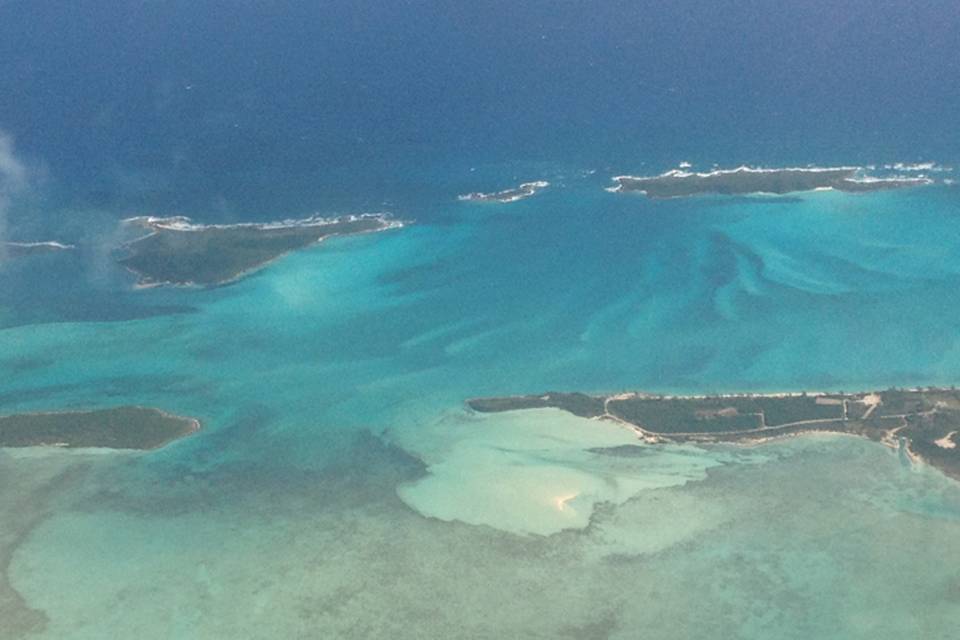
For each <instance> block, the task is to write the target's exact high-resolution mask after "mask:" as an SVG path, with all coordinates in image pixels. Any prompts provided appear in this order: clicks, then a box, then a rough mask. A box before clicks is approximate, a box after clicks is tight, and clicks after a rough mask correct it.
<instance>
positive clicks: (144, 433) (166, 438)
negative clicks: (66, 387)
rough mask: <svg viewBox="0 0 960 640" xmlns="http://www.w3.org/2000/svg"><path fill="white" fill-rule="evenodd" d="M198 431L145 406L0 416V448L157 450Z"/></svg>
mask: <svg viewBox="0 0 960 640" xmlns="http://www.w3.org/2000/svg"><path fill="white" fill-rule="evenodd" d="M199 429H200V422H199V421H198V420H196V419H194V418H184V417H181V416H175V415H171V414H169V413H165V412H163V411H160V410H159V409H153V408H149V407H115V408H111V409H96V410H92V411H64V412H56V413H21V414H14V415H8V416H0V447H65V448H79V447H102V448H109V449H141V450H148V449H157V448H159V447H162V446H164V445H166V444H168V443H170V442H173V441H174V440H179V439H180V438H184V437H186V436H189V435H190V434H192V433H195V432H196V431H198V430H199Z"/></svg>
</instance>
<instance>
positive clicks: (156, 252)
mask: <svg viewBox="0 0 960 640" xmlns="http://www.w3.org/2000/svg"><path fill="white" fill-rule="evenodd" d="M124 222H125V223H126V224H127V225H130V226H134V227H140V228H143V229H145V230H146V231H147V232H148V233H147V235H145V236H142V237H139V238H137V239H135V240H133V241H131V242H128V243H127V244H126V245H125V246H124V249H125V251H126V255H124V256H122V257H121V258H120V259H119V263H120V264H121V265H123V266H124V267H126V268H127V269H129V270H130V271H132V272H133V273H135V274H136V275H137V276H138V278H139V280H138V282H137V285H138V286H140V287H151V286H157V285H164V284H170V285H180V286H200V287H209V286H217V285H223V284H228V283H230V282H233V281H235V280H238V279H240V278H242V277H243V276H245V275H247V274H249V273H252V272H253V271H255V270H257V269H259V268H261V267H263V266H264V265H266V264H267V263H269V262H270V261H272V260H275V259H276V258H279V257H280V256H283V255H286V254H287V253H290V252H291V251H295V250H297V249H302V248H304V247H307V246H310V245H313V244H315V243H317V242H320V241H321V240H324V239H325V238H329V237H332V236H344V235H355V234H360V233H373V232H377V231H386V230H387V229H396V228H399V227H402V226H404V223H403V222H401V221H399V220H394V219H392V218H391V217H390V216H389V215H387V214H382V213H374V214H360V215H351V216H342V217H339V218H316V217H315V218H305V219H302V220H284V221H282V222H266V223H240V224H197V223H194V222H192V221H191V220H190V219H189V218H185V217H182V216H178V217H171V218H153V217H137V218H129V219H128V220H125V221H124Z"/></svg>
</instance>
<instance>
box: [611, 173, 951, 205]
mask: <svg viewBox="0 0 960 640" xmlns="http://www.w3.org/2000/svg"><path fill="white" fill-rule="evenodd" d="M613 181H614V182H615V183H616V185H614V186H612V187H609V188H608V189H607V191H611V192H613V193H642V194H644V195H646V196H647V197H650V198H683V197H689V196H698V195H706V194H719V195H748V194H774V195H783V194H787V193H796V192H801V191H823V190H829V189H832V190H836V191H845V192H850V193H863V192H868V191H881V190H885V189H900V188H904V187H917V186H922V185H928V184H932V183H933V181H932V180H931V179H930V178H927V177H926V176H902V175H891V176H886V177H878V176H871V175H868V174H866V173H865V170H864V169H863V168H861V167H827V168H819V167H811V168H786V169H755V168H751V167H739V168H737V169H718V170H716V171H710V172H709V173H696V172H693V171H687V170H685V169H673V170H671V171H667V172H666V173H662V174H660V175H658V176H616V177H615V178H613Z"/></svg>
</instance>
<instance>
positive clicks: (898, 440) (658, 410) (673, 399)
mask: <svg viewBox="0 0 960 640" xmlns="http://www.w3.org/2000/svg"><path fill="white" fill-rule="evenodd" d="M467 405H468V406H469V407H470V408H471V409H473V410H474V411H479V412H487V413H489V412H499V411H516V410H524V409H539V408H545V407H553V408H557V409H562V410H564V411H568V412H570V413H572V414H574V415H577V416H581V417H584V418H595V419H601V420H613V421H616V422H619V423H621V424H624V425H627V426H629V427H630V428H631V429H633V430H635V431H636V433H637V434H638V436H639V437H640V438H641V439H642V440H644V441H646V442H647V443H660V442H678V443H682V442H694V443H720V442H731V443H742V444H757V443H761V442H765V441H767V440H770V439H772V438H780V437H784V436H793V435H800V434H804V433H813V432H828V433H846V434H852V435H856V436H862V437H865V438H869V439H871V440H875V441H877V442H881V443H883V444H886V445H888V446H891V447H897V448H901V447H902V448H903V450H904V451H905V452H906V453H908V454H909V455H910V456H911V458H913V459H922V460H924V461H926V462H927V463H929V464H931V465H933V466H935V467H937V468H938V469H940V470H941V471H943V472H944V473H945V474H947V475H948V476H951V477H952V478H954V479H957V480H960V446H958V445H960V436H958V433H960V391H957V390H955V389H942V388H931V389H908V390H900V389H888V390H886V391H876V392H870V393H853V394H847V393H822V394H821V393H817V394H807V393H799V394H769V395H763V394H732V395H716V396H664V395H652V394H645V393H633V392H631V393H621V394H615V395H597V396H595V395H588V394H584V393H556V392H551V393H546V394H543V395H530V396H513V397H502V398H475V399H472V400H468V401H467ZM634 446H639V445H627V446H626V447H625V448H624V447H614V448H612V449H595V450H594V451H595V452H597V453H603V454H608V455H625V456H626V455H631V453H632V451H631V448H632V447H634Z"/></svg>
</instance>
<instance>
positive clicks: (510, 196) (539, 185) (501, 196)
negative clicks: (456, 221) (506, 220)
mask: <svg viewBox="0 0 960 640" xmlns="http://www.w3.org/2000/svg"><path fill="white" fill-rule="evenodd" d="M549 186H550V183H549V182H546V181H545V180H539V181H537V182H524V183H523V184H521V185H520V186H519V187H514V188H512V189H505V190H503V191H496V192H493V193H481V192H479V191H476V192H474V193H467V194H464V195H462V196H458V197H457V199H458V200H462V201H465V202H516V201H517V200H523V199H524V198H529V197H530V196H532V195H534V194H536V193H537V192H538V191H540V190H541V189H546V188H547V187H549Z"/></svg>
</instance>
